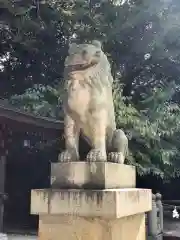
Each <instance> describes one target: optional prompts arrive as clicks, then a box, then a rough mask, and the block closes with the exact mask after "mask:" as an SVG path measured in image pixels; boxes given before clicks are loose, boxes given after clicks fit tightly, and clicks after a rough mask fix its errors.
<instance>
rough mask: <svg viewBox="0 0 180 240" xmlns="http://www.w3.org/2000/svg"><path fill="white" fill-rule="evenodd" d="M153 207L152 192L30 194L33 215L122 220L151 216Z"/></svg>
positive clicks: (146, 190)
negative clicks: (137, 216)
mask: <svg viewBox="0 0 180 240" xmlns="http://www.w3.org/2000/svg"><path fill="white" fill-rule="evenodd" d="M151 207H152V193H151V190H149V189H136V188H129V189H128V188H127V189H109V190H73V189H72V190H62V189H59V190H55V189H54V190H52V189H44V190H41V189H38V190H32V193H31V214H62V215H63V214H68V215H72V216H73V215H76V216H83V217H103V218H122V217H127V216H130V215H134V214H140V213H144V212H148V211H150V210H151Z"/></svg>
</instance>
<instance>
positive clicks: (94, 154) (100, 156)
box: [86, 149, 107, 162]
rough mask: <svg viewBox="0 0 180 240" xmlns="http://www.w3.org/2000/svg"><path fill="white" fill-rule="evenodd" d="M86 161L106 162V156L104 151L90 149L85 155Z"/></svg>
mask: <svg viewBox="0 0 180 240" xmlns="http://www.w3.org/2000/svg"><path fill="white" fill-rule="evenodd" d="M86 161H87V162H106V161H107V156H106V153H103V152H102V151H101V150H98V149H92V150H91V151H90V152H89V153H88V154H87V157H86Z"/></svg>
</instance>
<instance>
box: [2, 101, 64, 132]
mask: <svg viewBox="0 0 180 240" xmlns="http://www.w3.org/2000/svg"><path fill="white" fill-rule="evenodd" d="M6 120H10V121H13V122H17V123H22V124H28V125H33V126H36V127H42V128H47V129H54V130H55V129H57V130H58V129H62V128H63V121H58V120H56V119H53V118H47V117H39V116H35V115H33V114H30V113H27V112H23V111H20V110H18V109H16V108H15V107H14V106H12V105H9V104H8V103H7V102H6V101H4V100H0V122H6Z"/></svg>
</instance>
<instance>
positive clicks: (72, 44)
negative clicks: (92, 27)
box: [68, 43, 78, 54]
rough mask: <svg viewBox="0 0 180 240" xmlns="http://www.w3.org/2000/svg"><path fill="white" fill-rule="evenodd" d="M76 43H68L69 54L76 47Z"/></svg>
mask: <svg viewBox="0 0 180 240" xmlns="http://www.w3.org/2000/svg"><path fill="white" fill-rule="evenodd" d="M77 46H78V45H77V44H76V43H71V44H69V50H68V53H69V54H71V53H72V52H73V51H74V50H75V49H76V48H77Z"/></svg>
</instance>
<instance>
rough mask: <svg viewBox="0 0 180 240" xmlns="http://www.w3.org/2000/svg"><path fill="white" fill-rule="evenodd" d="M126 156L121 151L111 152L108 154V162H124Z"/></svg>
mask: <svg viewBox="0 0 180 240" xmlns="http://www.w3.org/2000/svg"><path fill="white" fill-rule="evenodd" d="M124 160H125V157H124V155H123V153H121V152H111V153H109V154H108V162H113V163H121V164H124Z"/></svg>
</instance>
